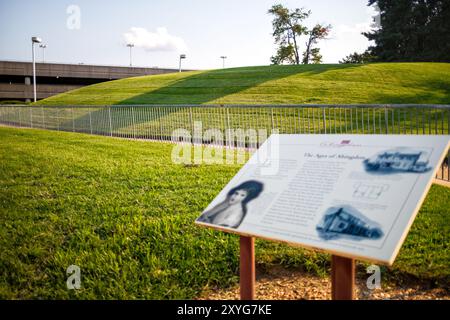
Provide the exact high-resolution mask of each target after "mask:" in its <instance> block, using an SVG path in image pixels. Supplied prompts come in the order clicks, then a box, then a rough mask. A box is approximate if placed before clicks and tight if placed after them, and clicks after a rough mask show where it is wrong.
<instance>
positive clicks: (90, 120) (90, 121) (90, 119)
mask: <svg viewBox="0 0 450 320" xmlns="http://www.w3.org/2000/svg"><path fill="white" fill-rule="evenodd" d="M89 129H90V131H91V134H92V110H91V108H89Z"/></svg>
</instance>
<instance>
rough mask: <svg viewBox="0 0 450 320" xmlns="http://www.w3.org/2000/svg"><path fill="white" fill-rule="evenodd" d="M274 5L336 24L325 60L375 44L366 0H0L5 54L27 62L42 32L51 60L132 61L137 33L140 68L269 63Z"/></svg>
mask: <svg viewBox="0 0 450 320" xmlns="http://www.w3.org/2000/svg"><path fill="white" fill-rule="evenodd" d="M275 3H281V4H284V5H286V6H288V7H290V8H296V7H305V8H307V9H310V10H311V11H312V15H311V17H310V18H309V19H308V20H307V21H306V24H307V25H313V24H315V23H317V22H320V23H330V24H331V25H332V26H333V32H332V34H331V36H330V39H328V40H326V41H323V42H322V43H321V44H320V45H319V46H320V48H321V51H322V55H323V57H324V62H326V63H336V62H338V60H339V59H341V58H342V57H344V56H345V55H347V54H349V53H351V52H353V51H363V50H364V49H365V48H366V47H367V46H368V44H369V43H368V41H367V40H366V39H365V37H364V36H362V35H361V34H360V33H361V31H364V30H367V29H368V28H369V26H370V23H371V17H372V16H373V15H374V11H373V10H371V8H368V7H367V0H340V1H331V0H328V1H327V0H301V1H299V0H296V1H274V0H271V1H266V0H227V1H224V0H222V1H218V0H209V1H208V0H191V1H181V0H164V1H163V0H150V1H149V0H147V1H141V0H128V1H115V0H109V1H106V0H86V1H76V0H71V1H65V0H58V1H57V0H54V1H49V0H41V1H35V0H34V1H33V0H0V30H1V31H0V43H1V46H0V60H23V61H29V60H30V59H31V41H30V38H31V36H33V35H37V36H40V37H41V38H42V39H43V40H44V43H46V44H47V46H48V47H47V49H45V60H46V61H49V62H67V63H85V64H90V63H93V64H112V65H128V64H129V51H128V48H127V47H126V46H125V44H126V41H127V40H126V39H133V41H136V42H137V44H136V47H134V48H133V65H138V66H148V67H152V66H158V67H177V66H178V55H179V54H180V53H186V55H187V59H186V60H185V61H183V67H185V68H192V69H215V68H220V67H221V66H222V61H221V59H220V58H219V57H220V56H222V55H225V56H227V60H226V66H227V67H239V66H250V65H267V64H269V63H270V56H271V55H273V54H274V52H275V48H276V46H275V45H274V43H273V39H272V36H271V32H272V25H271V17H270V16H269V15H268V14H267V10H268V9H269V8H270V7H271V6H272V5H273V4H275ZM71 5H72V7H71ZM73 6H76V7H75V9H76V10H78V9H79V13H80V15H79V18H80V19H79V20H76V18H77V15H76V11H73ZM77 8H78V9H77ZM68 9H70V10H69V12H68ZM74 18H75V20H74ZM78 21H79V25H78V24H77V23H78ZM68 23H69V27H68ZM78 26H79V28H78ZM158 28H159V29H158ZM157 30H159V31H157ZM126 34H127V35H128V38H127V36H126ZM304 42H305V39H303V40H302V41H301V44H302V48H303V46H304ZM138 43H139V45H138ZM41 60H42V50H41V49H39V50H38V51H37V61H38V62H39V61H41Z"/></svg>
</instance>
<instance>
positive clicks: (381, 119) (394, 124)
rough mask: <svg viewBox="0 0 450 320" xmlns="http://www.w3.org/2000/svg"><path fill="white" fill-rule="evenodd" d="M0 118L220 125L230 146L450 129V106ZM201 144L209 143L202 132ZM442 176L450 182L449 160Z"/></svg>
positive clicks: (93, 126) (170, 108)
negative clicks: (261, 135) (279, 136)
mask: <svg viewBox="0 0 450 320" xmlns="http://www.w3.org/2000/svg"><path fill="white" fill-rule="evenodd" d="M0 123H1V124H5V125H12V126H18V127H27V128H42V129H49V130H59V131H72V132H82V133H89V134H96V135H104V136H111V137H121V138H128V139H145V140H155V141H172V139H173V137H172V136H173V132H174V131H175V130H176V129H180V128H181V129H185V130H187V131H189V132H193V131H194V130H195V128H196V126H198V125H200V126H201V128H200V130H202V131H207V130H209V129H215V130H216V131H217V130H219V131H220V132H222V134H223V136H224V137H225V138H226V139H228V141H227V143H228V144H229V145H234V146H235V145H237V146H245V147H258V144H260V143H262V142H263V141H262V140H259V141H257V144H256V145H255V144H253V142H252V141H250V140H249V137H248V135H246V134H244V135H233V136H232V137H230V136H229V131H230V129H235V130H237V129H240V130H241V131H243V132H248V130H257V131H260V130H266V131H267V132H269V133H270V132H271V131H272V130H274V129H277V130H278V131H279V133H303V134H336V133H338V134H340V133H346V134H421V135H422V134H436V135H441V134H450V105H175V106H174V105H116V106H21V105H20V106H18V105H7V106H0ZM195 142H196V143H203V144H209V143H212V141H211V140H210V139H209V138H207V137H203V138H201V140H197V141H195ZM449 158H450V155H447V158H446V160H445V161H444V163H443V164H442V166H441V168H440V170H439V172H438V175H437V178H438V179H441V180H445V181H450V172H449V170H448V162H449Z"/></svg>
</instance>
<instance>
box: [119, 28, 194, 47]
mask: <svg viewBox="0 0 450 320" xmlns="http://www.w3.org/2000/svg"><path fill="white" fill-rule="evenodd" d="M123 38H124V40H125V42H126V43H132V44H134V45H135V46H136V47H140V48H144V49H145V50H148V51H177V52H184V51H186V50H187V46H186V43H185V42H184V40H183V39H181V38H180V37H176V36H172V35H170V34H169V32H168V31H167V29H166V28H164V27H160V28H156V32H151V31H148V30H147V29H145V28H139V27H132V28H130V30H129V31H128V32H125V33H124V34H123Z"/></svg>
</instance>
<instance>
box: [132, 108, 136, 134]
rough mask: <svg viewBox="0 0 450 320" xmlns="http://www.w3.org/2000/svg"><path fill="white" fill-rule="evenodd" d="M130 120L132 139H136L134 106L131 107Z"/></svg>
mask: <svg viewBox="0 0 450 320" xmlns="http://www.w3.org/2000/svg"><path fill="white" fill-rule="evenodd" d="M131 120H132V121H133V138H134V139H136V119H135V118H134V106H131Z"/></svg>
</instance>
